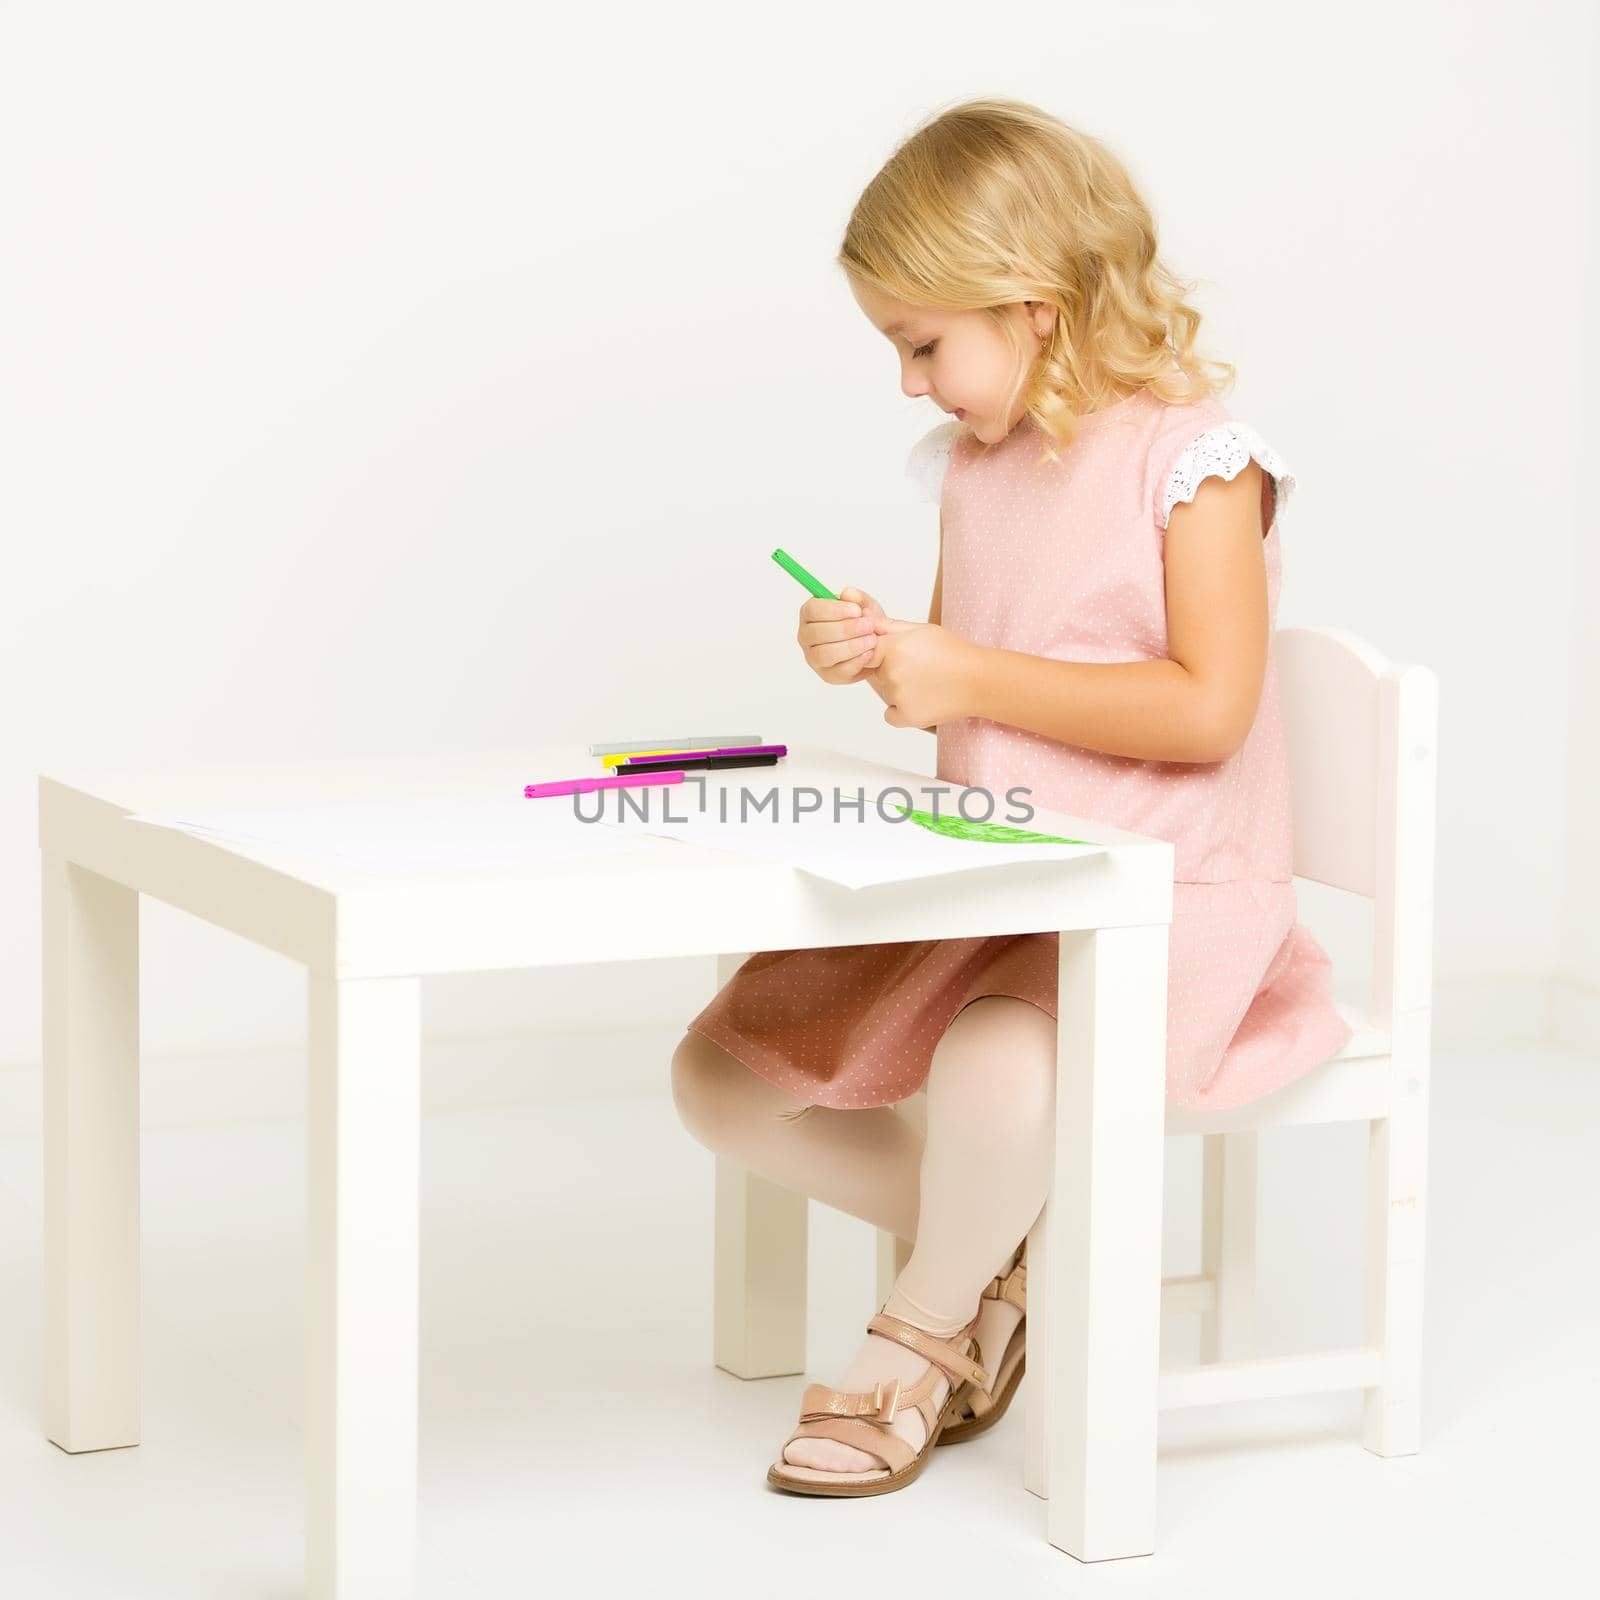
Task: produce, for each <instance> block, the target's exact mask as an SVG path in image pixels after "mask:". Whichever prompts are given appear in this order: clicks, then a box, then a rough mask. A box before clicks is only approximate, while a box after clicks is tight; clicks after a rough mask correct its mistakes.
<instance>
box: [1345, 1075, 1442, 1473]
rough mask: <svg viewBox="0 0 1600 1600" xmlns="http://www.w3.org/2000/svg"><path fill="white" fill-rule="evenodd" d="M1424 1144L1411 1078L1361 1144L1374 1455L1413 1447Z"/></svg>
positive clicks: (1421, 1099) (1369, 1442)
mask: <svg viewBox="0 0 1600 1600" xmlns="http://www.w3.org/2000/svg"><path fill="white" fill-rule="evenodd" d="M1427 1144H1428V1116H1427V1087H1426V1074H1424V1073H1414V1074H1411V1075H1410V1076H1409V1077H1408V1078H1407V1079H1406V1084H1405V1088H1404V1089H1401V1090H1397V1091H1396V1094H1395V1098H1394V1101H1393V1105H1392V1108H1391V1110H1390V1114H1389V1115H1388V1116H1387V1117H1379V1118H1375V1119H1374V1121H1373V1123H1372V1131H1371V1136H1370V1138H1369V1140H1368V1145H1367V1178H1368V1184H1367V1343H1368V1344H1369V1345H1370V1346H1372V1347H1373V1348H1375V1349H1378V1350H1381V1351H1382V1352H1383V1381H1382V1383H1380V1384H1379V1385H1377V1386H1376V1387H1375V1388H1372V1389H1368V1390H1367V1392H1366V1399H1365V1405H1364V1410H1363V1414H1362V1424H1361V1442H1362V1443H1363V1444H1364V1445H1365V1446H1366V1447H1367V1449H1369V1450H1370V1451H1372V1452H1373V1454H1375V1455H1380V1456H1408V1455H1415V1454H1416V1452H1417V1451H1418V1450H1419V1449H1420V1448H1421V1435H1422V1290H1423V1247H1424V1240H1425V1202H1426V1183H1427V1155H1428V1150H1427Z"/></svg>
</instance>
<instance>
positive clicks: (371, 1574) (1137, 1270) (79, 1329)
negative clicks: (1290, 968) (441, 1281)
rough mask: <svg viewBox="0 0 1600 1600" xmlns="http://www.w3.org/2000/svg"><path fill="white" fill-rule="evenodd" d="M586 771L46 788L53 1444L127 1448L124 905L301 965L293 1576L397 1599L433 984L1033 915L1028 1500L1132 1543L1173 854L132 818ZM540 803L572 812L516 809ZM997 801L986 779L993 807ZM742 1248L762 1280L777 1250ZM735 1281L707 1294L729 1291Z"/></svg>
mask: <svg viewBox="0 0 1600 1600" xmlns="http://www.w3.org/2000/svg"><path fill="white" fill-rule="evenodd" d="M597 769H598V763H597V761H596V759H595V758H594V757H592V756H590V755H589V754H588V753H587V751H586V750H585V749H584V748H582V747H580V746H577V745H564V746H543V747H533V748H525V749H518V750H503V751H495V752H487V753H484V754H481V755H474V756H463V755H456V754H446V755H443V756H421V755H419V756H417V757H416V758H414V759H408V760H398V759H395V760H381V761H366V762H363V763H360V764H356V763H348V764H346V765H344V766H342V767H339V766H323V767H320V768H314V769H296V770H293V771H267V772H263V771H258V770H253V769H235V770H219V769H214V768H213V769H210V770H205V771H194V772H180V773H156V772H123V773H108V772H73V771H58V772H56V773H52V774H48V775H43V774H42V775H41V776H40V780H39V845H40V850H41V854H42V872H43V896H44V909H43V933H44V982H43V1003H44V1065H45V1089H44V1094H45V1100H44V1123H45V1126H44V1148H45V1166H44V1172H45V1196H44V1201H45V1204H44V1215H45V1285H46V1297H47V1312H46V1340H45V1361H44V1365H45V1374H44V1412H45V1431H46V1433H47V1435H48V1436H49V1438H50V1439H52V1440H53V1441H54V1442H55V1443H56V1444H58V1445H59V1446H60V1447H61V1448H62V1449H63V1450H66V1451H69V1452H78V1451H85V1450H103V1449H107V1448H110V1447H116V1446H128V1445H134V1444H137V1443H138V1442H139V1428H140V1359H141V1358H140V1328H139V1323H140V1310H139V1298H140V1291H139V1091H138V1081H139V982H138V975H139V950H138V928H139V918H138V896H139V895H140V894H147V895H153V896H155V897H156V898H157V899H160V900H164V901H166V902H168V903H169V904H170V905H174V906H178V907H180V908H181V909H182V910H184V911H188V912H191V913H192V914H193V915H195V916H198V917H202V918H204V919H205V920H206V921H208V922H212V923H215V924H216V925H217V926H218V927H221V928H226V929H228V930H229V931H231V932H233V933H236V934H239V935H240V936H242V937H243V938H246V939H250V940H252V941H254V942H255V943H257V944H261V945H265V946H266V947H267V948H268V949H271V950H276V951H279V952H280V953H282V954H283V955H286V956H290V957H292V958H293V959H295V960H296V961H300V962H303V963H304V964H305V966H306V968H307V976H308V986H309V1005H308V1010H309V1062H310V1081H309V1096H308V1107H307V1119H306V1136H307V1170H308V1211H307V1216H308V1239H307V1255H308V1264H309V1277H308V1280H307V1282H308V1294H307V1328H306V1439H307V1461H306V1490H307V1502H306V1560H307V1577H308V1592H309V1593H310V1594H311V1595H313V1596H317V1597H330V1596H338V1597H340V1600H354V1597H356V1596H361V1597H367V1596H379V1595H382V1596H384V1597H386V1600H388V1597H394V1596H402V1595H408V1594H410V1593H411V1592H412V1588H413V1571H414V1550H415V1531H416V1496H417V1487H416V1485H417V1478H416V1468H417V1428H416V1418H417V1330H418V1305H417V1255H418V1243H417V1241H418V1227H417V1212H418V1194H417V1176H418V1146H419V1096H418V1081H419V1038H418V1023H419V1012H420V1007H419V991H420V980H421V979H422V978H423V977H425V976H428V975H431V974H434V973H450V972H482V971H488V970H496V969H509V968H520V967H539V966H562V965H571V964H575V963H581V962H597V961H613V960H617V961H626V960H637V959H639V958H641V957H646V956H685V955H708V956H717V955H722V954H726V953H727V952H733V951H750V950H764V949H786V948H794V947H800V946H826V945H839V944H859V943H866V942H879V941H886V942H892V941H900V940H909V939H928V938H964V937H970V936H974V935H980V934H1001V933H1016V932H1044V931H1049V930H1052V929H1054V930H1057V931H1059V932H1060V934H1061V963H1060V974H1061V991H1060V992H1061V1018H1062V1027H1061V1031H1060V1033H1059V1035H1058V1052H1057V1062H1058V1070H1059V1092H1058V1096H1057V1109H1058V1117H1057V1128H1056V1141H1057V1142H1056V1148H1057V1161H1056V1166H1055V1178H1054V1183H1053V1186H1052V1188H1051V1191H1050V1197H1049V1200H1048V1202H1047V1204H1046V1206H1045V1210H1044V1213H1043V1216H1042V1218H1041V1221H1040V1224H1039V1225H1038V1226H1037V1227H1036V1228H1035V1230H1034V1233H1033V1234H1032V1235H1030V1244H1029V1313H1030V1314H1029V1318H1028V1374H1029V1381H1028V1384H1027V1385H1026V1387H1025V1390H1024V1394H1025V1396H1026V1405H1025V1423H1024V1478H1025V1483H1026V1485H1027V1487H1028V1488H1029V1489H1030V1490H1031V1491H1032V1492H1034V1493H1035V1494H1038V1495H1040V1496H1043V1497H1045V1498H1046V1499H1047V1500H1048V1508H1047V1516H1046V1526H1047V1532H1048V1536H1049V1538H1050V1541H1051V1543H1052V1544H1054V1545H1056V1546H1058V1547H1059V1548H1061V1549H1063V1550H1065V1551H1068V1552H1070V1553H1071V1554H1073V1555H1075V1556H1077V1557H1079V1558H1080V1559H1083V1560H1098V1559H1104V1558H1107V1557H1114V1556H1124V1555H1135V1554H1146V1553H1149V1552H1150V1551H1152V1550H1153V1549H1154V1527H1155V1455H1156V1414H1157V1376H1158V1363H1159V1318H1160V1290H1161V1184H1162V1148H1163V1137H1164V1133H1163V1109H1164V1077H1165V1045H1166V962H1167V937H1168V926H1169V923H1170V920H1171V916H1172V864H1173V863H1172V856H1173V852H1172V846H1171V845H1170V844H1168V843H1166V842H1165V841H1162V840H1154V839H1146V838H1142V837H1140V836H1139V835H1136V834H1131V833H1124V832H1119V831H1117V830H1114V829H1110V828H1106V827H1104V826H1102V825H1099V824H1096V823H1093V822H1090V821H1087V820H1084V819H1082V818H1078V817H1074V816H1070V815H1067V814H1064V813H1056V812H1047V811H1044V810H1038V811H1037V812H1036V815H1035V818H1034V819H1033V820H1032V822H1031V823H1030V824H1029V825H1030V826H1031V827H1034V828H1039V829H1044V830H1047V831H1051V832H1060V833H1063V834H1067V835H1070V836H1073V837H1077V838H1085V839H1090V840H1094V841H1096V842H1104V843H1106V844H1107V845H1108V846H1109V848H1108V849H1107V850H1106V852H1105V853H1104V854H1101V855H1095V856H1090V857H1084V858H1082V859H1080V860H1078V861H1071V860H1065V861H1062V862H1060V863H1047V864H1044V865H1042V866H1040V865H1025V864H1021V863H1018V864H1013V865H1011V866H1006V865H1004V864H1001V865H997V866H996V867H994V868H992V869H989V868H985V869H983V870H981V871H979V872H974V873H967V874H960V875H955V876H941V877H938V878H930V879H923V880H921V881H918V882H914V883H905V884H891V885H882V886H878V887H873V888H869V889H861V890H854V891H852V890H848V889H844V888H839V887H836V886H834V885H831V884H826V883H822V882H819V881H817V880H816V879H815V878H813V877H810V876H809V875H807V874H804V873H800V872H797V871H795V870H794V869H793V868H792V867H789V866H787V865H785V864H782V863H772V862H757V861H751V860H746V859H741V858H738V857H735V856H732V855H729V854H726V853H724V852H720V851H716V850H706V849H700V848H697V847H694V846H691V845H687V844H685V843H683V842H682V841H679V840H669V839H658V840H653V841H652V842H651V848H650V849H649V850H648V851H647V852H646V853H645V854H644V855H642V856H640V857H637V858H633V859H628V860H625V861H624V860H622V859H620V858H619V859H616V860H607V861H600V862H595V863H590V864H587V865H578V864H574V863H568V864H566V865H564V866H562V867H559V868H558V867H547V868H544V869H541V870H536V871H513V872H507V871H499V870H497V871H476V872H466V873H462V874H460V875H457V876H440V875H438V874H436V873H430V874H427V875H394V876H387V877H384V876H373V875H368V874H365V873H358V872H354V871H348V870H345V869H343V868H341V867H338V866H330V865H328V864H325V863H316V862H310V861H304V860H300V861H297V860H293V859H289V858H286V857H284V856H281V855H274V854H273V853H272V852H271V851H270V850H267V849H262V850H255V851H252V850H251V849H247V848H245V847H244V846H242V845H224V844H222V843H219V842H216V841H214V840H209V839H205V838H200V837H196V836H193V835H189V834H185V833H181V832H178V831H175V830H171V829H165V828H155V827H150V826H148V825H145V824H140V823H133V822H130V821H128V820H126V818H127V816H128V815H129V814H130V813H138V812H162V811H181V810H183V809H184V808H190V809H202V808H212V807H224V806H235V805H236V806H239V807H255V806H266V805H275V804H288V803H300V802H314V801H322V800H328V799H333V798H352V797H357V796H370V795H372V794H374V793H377V792H379V791H380V790H381V791H382V792H386V793H395V792H405V791H406V790H407V789H408V788H412V789H416V788H425V789H428V790H433V791H436V790H438V789H440V788H441V787H447V786H450V787H459V788H460V789H461V790H463V791H468V790H475V791H477V792H479V793H483V792H489V793H507V792H510V793H514V794H518V795H520V793H521V789H522V785H523V784H524V783H525V782H528V781H531V780H532V779H535V778H539V777H542V776H548V775H550V774H561V773H578V772H589V771H595V770H597ZM707 776H708V780H709V783H710V785H711V786H712V787H724V786H725V787H729V788H732V789H737V788H738V787H739V786H740V785H741V784H745V785H746V786H748V787H749V788H751V789H752V790H756V791H760V792H763V793H764V792H765V791H766V790H767V789H768V788H769V787H770V786H771V785H773V784H800V783H806V784H811V785H814V786H816V787H817V788H819V789H821V790H822V791H823V792H824V793H825V794H827V793H830V792H831V788H832V786H833V785H836V784H837V785H838V786H839V787H840V788H841V789H843V790H844V791H845V792H846V793H848V794H850V795H854V793H855V791H856V788H857V786H858V785H865V786H866V787H867V791H868V793H869V794H871V793H874V792H875V791H876V787H878V786H881V785H884V784H889V783H901V784H904V785H906V786H907V787H908V788H910V789H911V791H912V793H913V796H914V797H915V799H916V803H917V804H919V805H923V806H926V805H927V803H928V802H927V798H926V796H925V795H923V794H922V793H920V790H921V788H922V786H923V785H926V784H929V783H932V782H934V781H935V780H933V779H930V778H928V777H926V776H925V775H923V774H921V773H915V772H910V771H905V770H901V769H896V768H892V767H886V766H883V765H880V764H877V763H874V762H869V761H864V760H860V759H857V758H854V757H851V756H848V755H845V754H841V753H839V752H835V751H831V750H823V749H817V748H814V747H806V746H795V747H792V749H791V753H790V755H789V756H788V757H787V758H786V759H785V760H784V761H782V762H780V763H779V764H778V766H776V767H771V768H766V767H762V768H754V769H734V770H725V771H721V772H712V773H710V774H708V775H707ZM683 792H684V793H685V794H686V795H687V794H688V791H683ZM551 803H558V804H566V803H567V802H566V801H556V802H551V801H541V802H534V801H530V802H529V804H530V805H531V804H551ZM692 804H693V801H692V800H688V799H686V801H685V803H684V804H683V805H680V806H678V807H677V808H676V809H677V811H678V812H679V814H681V813H682V812H683V811H684V810H686V809H688V808H689V807H690V806H691V805H692ZM1008 814H1013V813H1012V810H1011V807H1010V806H1009V804H1008V803H1007V801H1006V797H1005V794H1004V793H1003V792H997V793H996V809H995V816H996V818H997V819H1003V818H1005V817H1006V816H1007V815H1008ZM624 897H625V898H626V901H627V904H628V906H629V908H630V910H629V914H628V915H627V916H626V917H621V916H618V914H617V907H618V904H619V903H620V901H621V900H622V899H623V898H624ZM535 908H536V911H535ZM531 911H535V914H530V912H531ZM687 1020H688V1018H687V1017H685V1021H687ZM666 1071H667V1063H666V1062H665V1061H663V1062H662V1072H663V1075H665V1073H666ZM756 1234H758V1230H753V1236H754V1235H756ZM752 1265H755V1263H752ZM759 1266H760V1274H759V1276H760V1277H761V1278H762V1280H763V1284H764V1285H765V1286H767V1287H770V1285H771V1284H772V1282H773V1281H775V1280H781V1279H782V1277H783V1274H784V1273H785V1272H786V1271H788V1270H790V1269H791V1267H792V1263H786V1262H784V1261H782V1260H776V1261H774V1260H764V1261H762V1262H760V1263H759ZM801 1270H803V1265H802V1269H801ZM752 1281H753V1280H752ZM729 1283H730V1284H731V1285H732V1288H731V1289H730V1288H729V1287H727V1286H724V1288H723V1289H722V1290H720V1291H719V1292H720V1293H722V1294H723V1296H724V1299H726V1295H727V1294H728V1293H730V1292H739V1293H746V1292H748V1291H749V1288H750V1285H749V1284H745V1283H743V1282H742V1281H741V1280H740V1279H739V1277H738V1275H737V1274H735V1275H734V1276H733V1277H732V1278H731V1279H729ZM780 1299H781V1297H780ZM717 1309H718V1315H719V1318H722V1317H723V1316H724V1315H725V1314H726V1313H728V1312H729V1311H730V1310H731V1311H732V1312H733V1313H734V1314H735V1315H736V1314H737V1313H738V1310H739V1308H738V1307H732V1308H730V1307H729V1306H727V1305H726V1304H724V1305H721V1306H719V1307H718V1308H717ZM746 1309H747V1310H748V1309H749V1308H746ZM771 1314H772V1313H771V1305H770V1304H768V1305H767V1306H766V1307H765V1308H764V1315H765V1317H766V1321H765V1323H764V1324H763V1326H764V1330H765V1331H764V1337H766V1338H768V1339H771V1338H772V1337H773V1336H774V1330H773V1328H772V1325H771ZM784 1331H785V1330H782V1329H779V1330H777V1333H778V1334H780V1335H781V1334H782V1333H783V1332H784ZM790 1331H792V1330H790ZM752 1492H755V1491H752Z"/></svg>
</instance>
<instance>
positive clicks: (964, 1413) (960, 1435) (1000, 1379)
mask: <svg viewBox="0 0 1600 1600" xmlns="http://www.w3.org/2000/svg"><path fill="white" fill-rule="evenodd" d="M983 1298H984V1299H985V1300H1009V1301H1010V1302H1011V1304H1012V1305H1014V1306H1015V1307H1016V1308H1017V1309H1018V1310H1019V1311H1021V1313H1022V1317H1021V1319H1020V1320H1019V1321H1018V1323H1017V1326H1016V1328H1015V1330H1014V1331H1013V1332H1012V1335H1011V1340H1010V1343H1008V1344H1007V1345H1006V1353H1005V1355H1004V1356H1002V1357H1001V1359H1000V1364H999V1366H998V1367H997V1368H996V1369H995V1375H994V1383H993V1384H992V1385H991V1386H990V1387H989V1388H978V1387H975V1386H974V1385H972V1384H970V1383H964V1384H962V1385H961V1387H960V1388H959V1389H957V1390H956V1400H957V1402H958V1404H957V1406H956V1411H955V1415H954V1416H952V1417H951V1419H950V1421H949V1422H948V1423H946V1424H945V1427H944V1430H943V1431H942V1432H941V1433H940V1435H939V1443H940V1444H960V1443H961V1441H962V1440H963V1439H975V1438H977V1436H978V1435H979V1434H980V1433H983V1432H985V1431H986V1430H987V1429H989V1428H992V1427H993V1426H994V1425H995V1423H997V1422H998V1421H999V1420H1000V1419H1001V1417H1003V1416H1004V1415H1005V1414H1006V1407H1007V1406H1009V1405H1010V1404H1011V1398H1012V1396H1013V1395H1014V1394H1016V1392H1017V1385H1018V1384H1019V1383H1021V1381H1022V1372H1023V1367H1024V1365H1025V1360H1026V1355H1027V1344H1028V1333H1027V1329H1028V1241H1027V1240H1026V1239H1024V1240H1023V1241H1022V1243H1021V1245H1020V1246H1019V1247H1018V1249H1017V1253H1016V1256H1015V1257H1014V1259H1013V1260H1012V1263H1011V1266H1010V1268H1009V1269H1008V1270H1007V1271H1006V1272H1004V1273H1003V1274H1001V1275H999V1276H998V1277H995V1278H993V1279H991V1280H990V1283H989V1286H988V1288H986V1289H985V1290H984V1291H983ZM980 1309H982V1308H981V1307H980Z"/></svg>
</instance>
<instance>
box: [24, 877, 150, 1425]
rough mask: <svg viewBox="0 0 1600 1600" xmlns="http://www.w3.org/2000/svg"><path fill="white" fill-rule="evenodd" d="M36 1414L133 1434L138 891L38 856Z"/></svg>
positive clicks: (136, 1333)
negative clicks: (40, 1176) (40, 1110)
mask: <svg viewBox="0 0 1600 1600" xmlns="http://www.w3.org/2000/svg"><path fill="white" fill-rule="evenodd" d="M40 869H41V888H42V909H43V917H42V934H43V955H44V969H43V980H44V981H43V986H42V991H43V992H42V999H43V1027H44V1282H45V1339H44V1424H45V1434H46V1436H47V1437H48V1438H50V1439H51V1440H53V1441H54V1442H55V1443H56V1444H58V1445H60V1446H61V1448H62V1449H63V1450H67V1451H71V1452H74V1453H76V1452H78V1451H83V1450H106V1449H110V1448H112V1447H114V1446H118V1445H133V1444H138V1442H139V1382H140V1348H139V895H138V892H137V891H136V890H133V889H129V888H126V887H124V886H123V885H122V884H120V883H113V882H112V881H111V880H110V879H109V878H102V877H101V876H100V875H99V874H98V873H94V872H90V871H88V870H87V869H86V868H84V867H80V866H77V865H75V864H74V863H72V862H70V861H67V860H65V859H64V858H62V857H61V856H59V855H55V854H53V853H51V852H49V851H45V852H42V853H41V860H40Z"/></svg>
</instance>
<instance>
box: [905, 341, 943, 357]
mask: <svg viewBox="0 0 1600 1600" xmlns="http://www.w3.org/2000/svg"><path fill="white" fill-rule="evenodd" d="M938 342H939V341H938V340H937V339H930V340H929V341H928V342H927V343H926V344H922V345H918V346H917V348H916V349H915V350H913V351H912V352H911V359H912V360H913V361H915V360H916V358H917V357H918V356H931V355H932V354H933V347H934V345H936V344H937V343H938Z"/></svg>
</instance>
